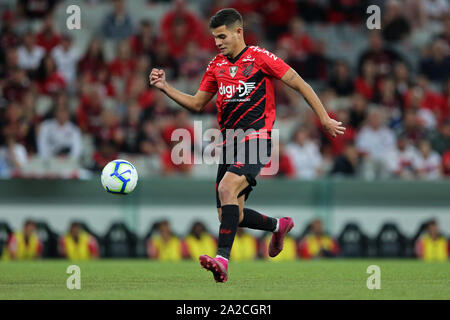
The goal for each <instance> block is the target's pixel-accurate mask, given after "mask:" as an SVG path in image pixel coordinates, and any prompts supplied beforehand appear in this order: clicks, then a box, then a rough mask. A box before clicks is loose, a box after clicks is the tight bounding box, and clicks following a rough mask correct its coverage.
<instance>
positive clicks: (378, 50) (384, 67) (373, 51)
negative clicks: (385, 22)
mask: <svg viewBox="0 0 450 320" xmlns="http://www.w3.org/2000/svg"><path fill="white" fill-rule="evenodd" d="M367 60H371V61H372V62H373V63H374V64H375V71H376V74H377V76H386V75H389V74H390V73H391V72H392V70H393V67H394V64H395V63H396V62H398V61H401V58H400V56H399V54H398V53H397V52H396V51H394V50H392V49H390V48H388V47H386V45H385V43H384V41H383V37H382V36H381V33H380V31H378V30H374V31H372V32H371V33H370V34H369V47H368V48H367V49H366V50H364V51H363V52H362V54H361V55H360V57H359V60H358V72H359V73H360V74H361V73H362V66H363V65H364V63H365V62H366V61H367Z"/></svg>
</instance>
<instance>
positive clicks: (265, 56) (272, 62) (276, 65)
mask: <svg viewBox="0 0 450 320" xmlns="http://www.w3.org/2000/svg"><path fill="white" fill-rule="evenodd" d="M256 50H257V51H259V54H258V64H259V67H260V68H261V70H262V71H263V72H264V73H265V74H267V75H269V76H272V77H274V78H276V79H281V78H282V77H283V76H284V74H285V73H286V72H287V71H288V70H289V69H290V68H291V67H290V66H289V65H288V64H287V63H286V62H284V61H283V60H282V59H281V58H279V57H277V56H276V55H275V54H273V53H271V52H269V51H267V50H266V49H261V48H257V49H256Z"/></svg>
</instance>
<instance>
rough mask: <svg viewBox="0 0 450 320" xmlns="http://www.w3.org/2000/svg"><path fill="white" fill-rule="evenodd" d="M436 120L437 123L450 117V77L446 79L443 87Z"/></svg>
mask: <svg viewBox="0 0 450 320" xmlns="http://www.w3.org/2000/svg"><path fill="white" fill-rule="evenodd" d="M439 110H440V111H439V115H438V122H439V125H440V124H442V123H443V122H444V121H445V120H447V119H450V77H449V78H448V79H447V82H446V83H445V85H444V87H443V89H442V97H441V103H440V108H439Z"/></svg>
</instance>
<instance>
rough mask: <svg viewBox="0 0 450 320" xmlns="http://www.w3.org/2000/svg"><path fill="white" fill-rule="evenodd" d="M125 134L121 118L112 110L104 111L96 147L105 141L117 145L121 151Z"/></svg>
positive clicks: (101, 116)
mask: <svg viewBox="0 0 450 320" xmlns="http://www.w3.org/2000/svg"><path fill="white" fill-rule="evenodd" d="M124 139H125V137H124V132H123V131H121V130H120V122H119V117H118V115H117V114H116V112H114V110H111V109H106V108H105V109H103V111H102V113H101V115H100V126H99V130H98V131H97V134H96V135H95V142H96V145H100V144H101V143H102V142H103V141H109V142H112V143H114V144H115V146H116V148H117V150H120V148H121V146H122V145H123V143H124Z"/></svg>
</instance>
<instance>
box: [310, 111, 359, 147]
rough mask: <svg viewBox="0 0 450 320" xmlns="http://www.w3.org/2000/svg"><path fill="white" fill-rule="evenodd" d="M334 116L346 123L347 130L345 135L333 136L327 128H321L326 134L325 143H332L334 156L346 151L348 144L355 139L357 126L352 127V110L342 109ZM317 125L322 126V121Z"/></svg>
mask: <svg viewBox="0 0 450 320" xmlns="http://www.w3.org/2000/svg"><path fill="white" fill-rule="evenodd" d="M331 116H333V118H335V119H336V120H337V121H340V122H342V123H343V124H344V125H345V128H346V130H345V132H344V134H343V135H340V136H338V137H335V138H333V137H332V136H331V135H329V133H328V132H327V131H325V130H321V132H322V134H323V135H325V136H326V139H323V138H322V140H325V141H324V142H325V143H324V144H328V143H329V144H330V145H331V152H332V154H333V156H337V155H340V154H342V153H343V152H344V149H345V147H346V145H348V144H351V143H353V142H354V141H355V134H356V131H355V128H353V127H352V125H351V124H350V112H349V110H348V109H340V110H338V111H337V112H336V116H335V115H331ZM317 126H318V127H319V128H320V127H321V126H320V123H317Z"/></svg>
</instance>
